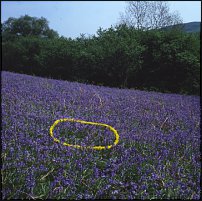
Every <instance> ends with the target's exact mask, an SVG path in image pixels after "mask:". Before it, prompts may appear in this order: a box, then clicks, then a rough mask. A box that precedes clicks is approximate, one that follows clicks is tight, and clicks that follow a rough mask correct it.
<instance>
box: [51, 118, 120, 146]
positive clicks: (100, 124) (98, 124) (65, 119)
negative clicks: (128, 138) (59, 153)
mask: <svg viewBox="0 0 202 201" xmlns="http://www.w3.org/2000/svg"><path fill="white" fill-rule="evenodd" d="M65 121H70V122H78V123H81V124H90V125H96V126H104V127H106V128H108V129H109V130H110V131H112V132H113V133H114V135H115V141H114V144H113V145H108V146H94V147H92V146H80V145H73V144H68V143H66V142H64V143H63V145H65V146H69V147H74V148H78V149H95V150H102V149H111V148H112V147H113V146H115V145H117V144H118V142H119V134H118V132H117V131H116V130H115V129H114V128H113V127H112V126H109V125H107V124H102V123H97V122H90V121H83V120H76V119H69V118H64V119H58V120H56V121H55V122H54V123H53V125H52V126H51V127H50V135H51V137H52V138H53V140H54V142H59V143H60V140H58V139H57V138H55V137H54V135H53V130H54V128H55V126H56V125H57V124H58V123H59V122H65Z"/></svg>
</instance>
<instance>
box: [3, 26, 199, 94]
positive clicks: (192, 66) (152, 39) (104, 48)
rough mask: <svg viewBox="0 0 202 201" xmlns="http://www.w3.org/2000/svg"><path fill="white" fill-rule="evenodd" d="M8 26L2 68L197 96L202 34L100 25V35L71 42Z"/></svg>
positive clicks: (71, 79) (4, 35) (4, 33)
mask: <svg viewBox="0 0 202 201" xmlns="http://www.w3.org/2000/svg"><path fill="white" fill-rule="evenodd" d="M3 27H5V25H4V26H3ZM47 28H48V27H47ZM8 30H9V29H7V30H6V31H5V29H3V32H2V36H3V37H2V50H3V53H2V57H3V70H8V71H13V72H20V73H25V74H35V75H38V76H43V77H52V78H55V79H64V80H70V81H79V82H85V83H93V84H99V85H105V86H112V87H123V88H135V89H146V90H155V91H161V92H173V93H186V94H199V88H200V37H199V33H192V34H190V33H185V32H182V31H180V30H168V31H162V30H150V31H140V30H135V29H134V28H129V27H127V26H125V25H119V26H117V27H111V28H109V29H107V30H103V29H101V28H100V29H99V30H98V31H97V36H92V37H85V36H84V35H81V37H79V38H77V39H75V40H73V39H71V38H64V37H58V36H57V34H56V35H54V34H53V35H52V36H51V37H41V35H40V34H38V35H37V34H28V35H26V34H16V33H11V32H9V31H8Z"/></svg>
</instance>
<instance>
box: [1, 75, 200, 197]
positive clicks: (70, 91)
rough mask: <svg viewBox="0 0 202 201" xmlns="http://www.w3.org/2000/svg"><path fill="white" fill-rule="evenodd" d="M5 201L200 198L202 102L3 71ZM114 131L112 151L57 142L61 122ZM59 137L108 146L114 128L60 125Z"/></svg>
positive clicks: (193, 98) (3, 183) (111, 140)
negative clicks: (92, 123) (58, 123)
mask: <svg viewBox="0 0 202 201" xmlns="http://www.w3.org/2000/svg"><path fill="white" fill-rule="evenodd" d="M1 76H2V88H1V92H2V103H1V104H2V105H1V106H2V135H1V138H2V154H1V157H2V163H3V164H2V169H1V173H2V195H3V198H4V199H5V198H7V199H17V198H19V199H20V198H21V199H22V198H27V199H36V198H42V199H47V198H52V199H56V198H58V199H59V198H60V199H61V198H63V199H90V198H92V199H95V198H97V199H106V198H108V199H110V198H111V199H155V198H156V199H157V198H160V199H166V198H167V199H169V198H170V199H172V198H173V199H175V198H176V199H177V198H178V199H199V198H200V160H201V158H200V98H199V97H197V96H184V95H177V94H163V93H154V92H144V91H138V90H129V89H116V88H108V87H101V86H93V85H85V84H81V83H76V82H68V81H59V80H52V79H45V78H39V77H34V76H28V75H22V74H15V73H10V72H2V74H1ZM61 118H75V119H81V120H85V121H92V122H100V123H104V124H108V125H110V126H112V127H114V128H115V129H116V130H117V131H118V133H119V135H120V140H119V143H118V144H117V145H116V146H115V147H113V148H111V149H107V150H91V149H84V150H82V149H75V148H71V147H67V146H64V145H62V144H60V143H56V142H54V141H53V138H51V136H50V134H49V129H50V127H51V125H52V124H53V123H54V121H55V120H57V119H61ZM54 135H55V136H56V137H57V138H59V139H61V141H64V142H68V143H72V144H82V145H90V146H94V145H104V146H105V145H108V144H111V143H113V141H114V135H113V133H112V132H110V131H109V130H107V129H104V128H102V127H98V126H92V125H90V126H89V125H88V126H87V125H83V124H79V123H73V122H71V123H68V122H64V123H60V125H58V126H57V127H56V128H55V130H54Z"/></svg>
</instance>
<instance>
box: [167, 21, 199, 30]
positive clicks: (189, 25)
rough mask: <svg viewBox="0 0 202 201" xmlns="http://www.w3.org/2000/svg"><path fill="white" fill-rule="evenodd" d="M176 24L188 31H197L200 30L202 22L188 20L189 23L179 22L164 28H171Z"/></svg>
mask: <svg viewBox="0 0 202 201" xmlns="http://www.w3.org/2000/svg"><path fill="white" fill-rule="evenodd" d="M176 26H182V29H183V30H184V31H185V32H187V33H196V32H200V29H201V22H188V23H183V24H178V25H174V26H168V27H165V28H163V29H164V30H166V29H171V28H173V27H176Z"/></svg>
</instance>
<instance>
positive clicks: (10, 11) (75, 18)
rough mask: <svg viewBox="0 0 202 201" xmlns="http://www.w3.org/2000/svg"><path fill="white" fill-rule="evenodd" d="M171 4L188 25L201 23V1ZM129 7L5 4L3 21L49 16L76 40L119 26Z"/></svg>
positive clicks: (108, 3) (93, 3)
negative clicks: (12, 18) (118, 23)
mask: <svg viewBox="0 0 202 201" xmlns="http://www.w3.org/2000/svg"><path fill="white" fill-rule="evenodd" d="M168 2H169V5H170V10H171V11H178V12H179V14H180V16H181V17H182V19H183V22H184V23H186V22H200V21H201V1H168ZM126 5H127V4H126V2H125V1H9V2H8V1H1V21H2V22H4V21H5V20H7V19H8V18H9V17H15V18H18V17H20V16H23V15H25V14H27V15H29V16H31V17H39V18H40V17H45V18H46V19H47V20H48V21H49V27H50V28H51V29H54V30H55V31H57V32H58V33H59V35H60V36H65V37H71V38H76V37H79V36H80V34H82V33H83V34H86V35H87V36H88V35H95V34H96V31H97V30H98V28H99V27H102V28H104V29H107V28H109V27H110V26H111V25H112V26H113V25H115V24H116V23H117V22H118V20H119V17H120V12H124V10H125V8H126Z"/></svg>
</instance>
